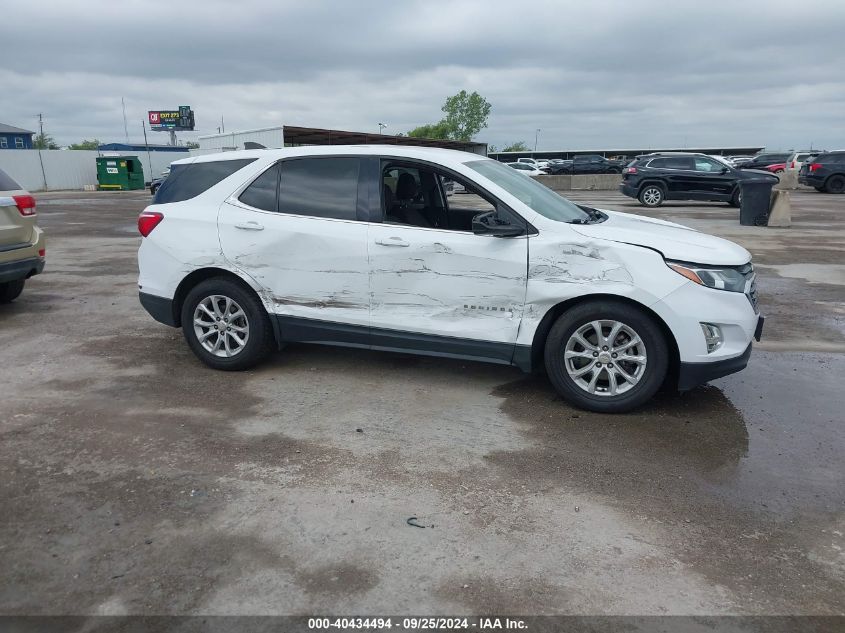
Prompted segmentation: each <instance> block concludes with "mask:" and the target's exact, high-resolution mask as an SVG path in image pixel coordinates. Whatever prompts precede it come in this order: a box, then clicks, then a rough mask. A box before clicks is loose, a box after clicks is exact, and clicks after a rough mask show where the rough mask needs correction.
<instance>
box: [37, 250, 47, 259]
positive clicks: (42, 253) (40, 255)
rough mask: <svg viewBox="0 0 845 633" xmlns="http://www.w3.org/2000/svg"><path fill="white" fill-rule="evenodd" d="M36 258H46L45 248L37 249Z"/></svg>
mask: <svg viewBox="0 0 845 633" xmlns="http://www.w3.org/2000/svg"><path fill="white" fill-rule="evenodd" d="M38 256H39V257H46V256H47V249H46V248H39V249H38Z"/></svg>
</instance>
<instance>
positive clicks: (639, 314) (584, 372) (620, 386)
mask: <svg viewBox="0 0 845 633" xmlns="http://www.w3.org/2000/svg"><path fill="white" fill-rule="evenodd" d="M545 362H546V370H547V372H548V375H549V378H550V380H551V382H552V384H553V385H554V387H555V389H556V390H557V392H558V393H559V394H560V395H561V396H562V397H563V398H564V399H565V400H566V401H567V402H569V403H570V404H573V405H575V406H576V407H580V408H582V409H587V410H589V411H596V412H599V413H622V412H625V411H630V410H631V409H635V408H636V407H639V406H641V405H642V404H644V403H645V402H647V401H648V400H650V399H651V398H652V397H653V396H654V394H655V393H657V390H658V389H659V388H660V386H661V384H662V383H663V380H664V378H665V377H666V372H667V370H668V367H669V348H668V344H667V342H666V339H665V337H664V335H663V333H662V332H661V330H660V327H658V325H657V324H656V323H655V322H654V319H653V318H652V317H650V316H649V315H647V314H645V313H644V312H643V311H641V310H639V309H638V308H636V307H634V306H631V305H628V304H626V303H622V302H618V301H593V302H589V303H585V304H581V305H579V306H576V307H575V308H573V309H571V310H568V311H567V312H565V313H564V314H562V315H561V316H560V317H559V318H558V320H557V321H556V322H555V324H554V325H553V326H552V329H551V331H550V332H549V336H548V338H547V339H546V348H545Z"/></svg>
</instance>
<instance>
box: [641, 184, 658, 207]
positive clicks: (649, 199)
mask: <svg viewBox="0 0 845 633" xmlns="http://www.w3.org/2000/svg"><path fill="white" fill-rule="evenodd" d="M637 199H638V200H639V201H640V204H642V205H643V206H646V207H659V206H660V205H661V204H663V199H664V194H663V189H661V188H660V187H658V186H657V185H646V186H645V187H643V188H642V190H640V195H639V196H637Z"/></svg>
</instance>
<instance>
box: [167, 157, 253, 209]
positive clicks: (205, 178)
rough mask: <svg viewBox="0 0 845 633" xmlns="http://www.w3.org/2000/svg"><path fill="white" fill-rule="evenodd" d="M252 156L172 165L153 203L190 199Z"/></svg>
mask: <svg viewBox="0 0 845 633" xmlns="http://www.w3.org/2000/svg"><path fill="white" fill-rule="evenodd" d="M254 160H255V159H254V158H244V159H240V160H218V161H213V162H203V163H188V164H185V165H173V167H171V169H170V175H169V176H168V177H167V180H165V181H164V182H163V183H161V186H160V187H159V188H158V190H157V191H156V195H155V198H153V204H162V203H166V202H182V201H183V200H190V199H191V198H195V197H196V196H198V195H200V194H201V193H203V192H204V191H206V190H207V189H210V188H211V187H213V186H214V185H216V184H217V183H218V182H220V181H221V180H224V179H225V178H228V177H229V176H231V175H232V174H234V173H235V172H236V171H239V170H241V169H243V168H244V167H246V166H247V165H249V164H250V163H251V162H253V161H254Z"/></svg>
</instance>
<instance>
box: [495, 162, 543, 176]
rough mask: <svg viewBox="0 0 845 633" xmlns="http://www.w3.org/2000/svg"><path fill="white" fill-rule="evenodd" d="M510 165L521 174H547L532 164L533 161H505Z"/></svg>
mask: <svg viewBox="0 0 845 633" xmlns="http://www.w3.org/2000/svg"><path fill="white" fill-rule="evenodd" d="M505 165H507V166H508V167H513V168H514V169H515V170H517V171H518V172H519V173H521V174H525V175H526V176H545V175H546V172H544V171H543V170H542V169H539V168H537V167H535V166H534V165H532V164H531V163H505Z"/></svg>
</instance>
